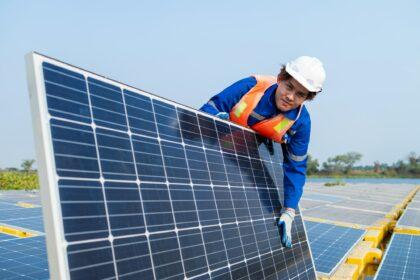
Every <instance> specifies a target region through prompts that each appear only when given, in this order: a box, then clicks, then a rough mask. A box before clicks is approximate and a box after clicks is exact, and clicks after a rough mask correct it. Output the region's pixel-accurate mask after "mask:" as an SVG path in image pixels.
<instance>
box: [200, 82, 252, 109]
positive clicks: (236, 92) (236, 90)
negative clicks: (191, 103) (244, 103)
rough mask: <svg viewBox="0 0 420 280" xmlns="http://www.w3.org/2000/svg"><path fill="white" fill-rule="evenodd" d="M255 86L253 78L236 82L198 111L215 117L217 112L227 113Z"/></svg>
mask: <svg viewBox="0 0 420 280" xmlns="http://www.w3.org/2000/svg"><path fill="white" fill-rule="evenodd" d="M256 84H257V80H256V79H255V78H254V77H248V78H245V79H242V80H239V81H237V82H236V83H234V84H232V85H230V86H229V87H227V88H225V89H224V90H223V91H222V92H220V93H219V94H217V95H215V96H213V97H212V98H211V99H210V100H209V101H208V102H207V103H206V104H204V105H203V106H202V107H201V108H200V111H204V112H206V113H209V114H212V115H217V113H219V112H226V113H229V112H230V110H231V109H232V108H233V107H234V106H235V105H236V103H238V102H239V100H241V98H242V96H244V95H245V93H247V92H248V91H249V90H250V89H251V88H253V87H254V86H255V85H256Z"/></svg>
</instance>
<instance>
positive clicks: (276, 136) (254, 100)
mask: <svg viewBox="0 0 420 280" xmlns="http://www.w3.org/2000/svg"><path fill="white" fill-rule="evenodd" d="M254 77H255V79H256V80H257V84H256V85H255V86H254V87H253V88H251V89H250V90H249V91H248V92H247V93H246V94H245V95H244V96H243V97H242V98H241V100H239V102H238V103H237V104H236V105H235V106H234V107H233V108H232V110H231V111H230V113H229V119H230V120H231V121H233V122H235V123H237V124H239V125H242V126H245V127H249V126H248V118H249V116H250V115H251V113H252V112H253V111H254V109H255V107H257V104H258V102H260V100H261V98H262V97H263V95H264V92H265V91H266V90H267V89H268V88H269V87H270V86H272V85H273V84H275V83H276V82H277V79H276V77H274V76H260V75H255V76H254ZM301 109H302V106H301V107H300V110H301ZM300 110H299V115H300ZM299 115H298V117H297V118H299ZM297 118H296V119H297ZM294 122H295V120H290V119H288V118H286V117H285V116H284V115H283V114H278V115H276V116H274V117H272V118H270V119H265V120H262V121H260V122H258V123H256V124H254V125H252V126H251V129H253V130H254V131H256V132H258V133H259V134H261V135H262V136H265V137H267V138H269V139H271V140H273V141H275V142H279V143H283V140H282V139H283V136H284V134H286V132H287V130H289V128H290V127H291V126H292V125H293V124H294Z"/></svg>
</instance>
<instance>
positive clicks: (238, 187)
mask: <svg viewBox="0 0 420 280" xmlns="http://www.w3.org/2000/svg"><path fill="white" fill-rule="evenodd" d="M28 59H29V84H30V91H31V94H32V95H33V98H32V106H33V107H32V109H33V112H34V119H35V126H36V128H37V133H38V134H36V135H37V140H38V142H37V145H38V146H37V147H38V158H40V159H41V160H39V162H40V173H41V177H42V178H44V182H45V183H47V185H43V186H42V195H43V204H44V207H45V208H46V209H51V211H50V212H48V211H47V212H45V215H46V216H47V221H48V222H47V223H46V231H47V236H49V237H50V238H48V239H47V240H48V241H47V242H49V243H48V244H47V245H48V247H49V252H52V253H53V254H54V255H57V256H58V257H63V258H64V259H65V260H66V261H65V264H64V268H63V266H62V264H60V263H57V260H56V259H57V258H51V256H50V268H51V267H52V266H51V264H54V265H57V266H58V267H59V268H60V271H59V272H56V273H59V275H53V278H54V277H56V278H59V277H61V278H72V279H94V278H109V279H112V278H117V277H118V278H119V279H139V278H141V279H153V278H155V279H185V278H188V279H210V278H211V279H263V278H264V279H315V271H314V267H313V262H312V259H311V254H310V250H309V247H308V243H307V239H306V233H305V230H304V225H303V222H302V219H301V216H300V215H297V217H296V218H295V223H294V226H293V229H292V235H293V247H292V248H291V249H286V248H282V246H281V243H280V237H279V232H278V228H277V226H276V225H275V218H276V217H278V213H279V210H280V208H281V204H280V201H282V197H283V188H282V179H281V178H282V176H281V175H282V167H281V164H282V158H281V157H282V154H281V149H280V147H279V145H272V143H270V142H269V141H267V140H266V139H260V138H258V137H256V135H255V134H254V133H253V132H251V131H249V130H246V129H243V128H240V127H238V126H236V125H232V124H229V123H227V122H224V121H220V120H218V119H215V118H213V117H211V116H208V115H205V114H202V113H198V112H197V111H195V110H192V109H189V108H187V107H185V106H182V105H178V104H174V103H173V102H169V101H166V100H163V99H161V98H158V97H156V96H153V95H150V94H147V93H144V92H142V91H139V90H137V89H134V88H130V87H128V86H125V85H122V84H119V83H117V82H114V81H111V80H108V79H105V78H103V77H100V76H97V75H95V74H92V73H89V72H86V71H84V70H80V69H77V68H75V67H72V66H68V65H65V64H63V63H60V62H57V61H55V60H52V59H49V58H46V57H43V56H41V55H38V54H31V55H30V56H29V58H28ZM37 120H38V121H37ZM48 167H50V168H48ZM57 217H58V218H57ZM52 234H56V235H58V239H57V238H52ZM55 240H58V242H59V243H58V244H57V243H54V241H55ZM61 248H63V249H61ZM58 259H59V258H58ZM59 260H60V259H59ZM53 273H55V272H54V271H53Z"/></svg>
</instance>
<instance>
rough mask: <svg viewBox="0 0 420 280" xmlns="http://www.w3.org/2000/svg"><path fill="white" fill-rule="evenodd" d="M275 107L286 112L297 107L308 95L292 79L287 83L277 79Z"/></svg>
mask: <svg viewBox="0 0 420 280" xmlns="http://www.w3.org/2000/svg"><path fill="white" fill-rule="evenodd" d="M277 85H278V87H277V90H276V106H277V109H279V110H280V111H283V112H286V111H290V110H293V109H295V108H297V107H299V106H300V105H301V104H302V103H303V102H304V101H305V100H306V97H307V96H308V94H309V91H308V90H307V89H306V88H305V87H304V86H302V85H301V84H300V83H298V81H296V80H295V79H294V78H290V79H289V80H287V81H281V80H279V79H277Z"/></svg>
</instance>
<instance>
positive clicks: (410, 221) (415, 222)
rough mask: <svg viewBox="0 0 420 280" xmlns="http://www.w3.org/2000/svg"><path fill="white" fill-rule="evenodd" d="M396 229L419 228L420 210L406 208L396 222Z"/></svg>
mask: <svg viewBox="0 0 420 280" xmlns="http://www.w3.org/2000/svg"><path fill="white" fill-rule="evenodd" d="M397 227H414V228H420V210H419V209H411V208H407V209H405V210H404V213H403V214H402V216H401V218H400V219H399V220H398V223H397Z"/></svg>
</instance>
